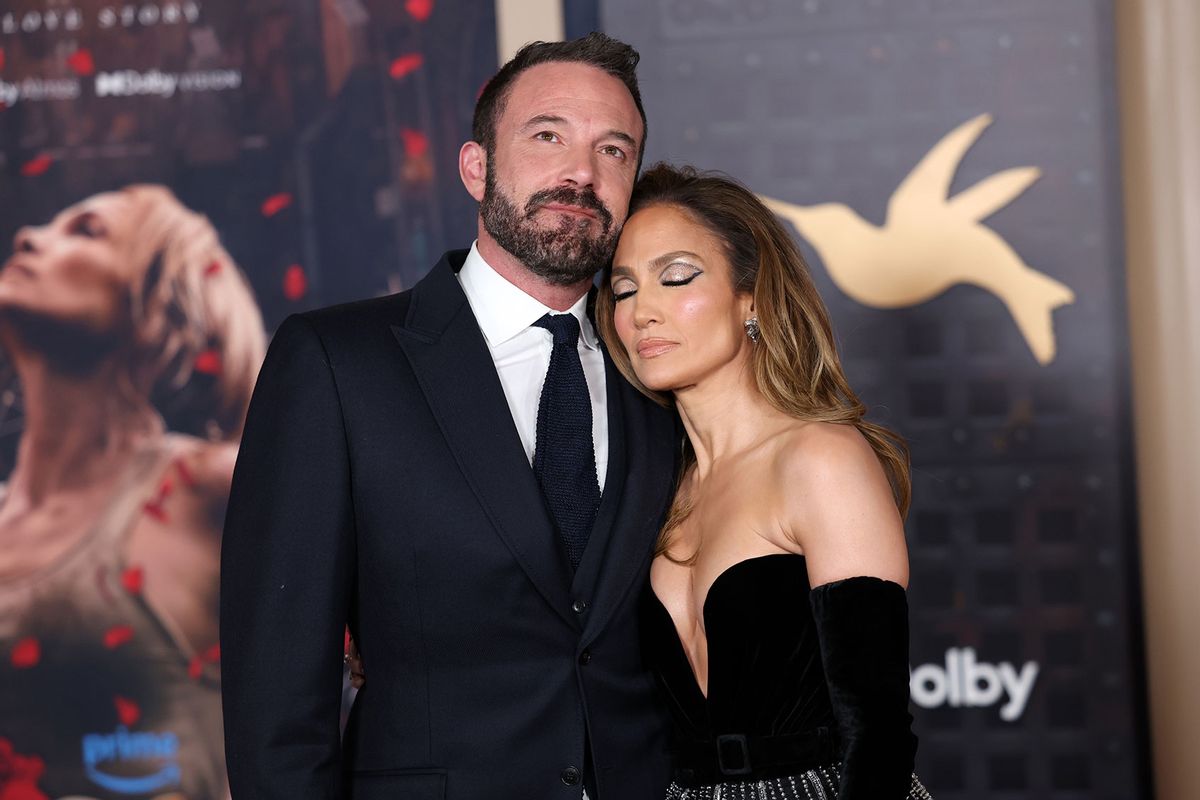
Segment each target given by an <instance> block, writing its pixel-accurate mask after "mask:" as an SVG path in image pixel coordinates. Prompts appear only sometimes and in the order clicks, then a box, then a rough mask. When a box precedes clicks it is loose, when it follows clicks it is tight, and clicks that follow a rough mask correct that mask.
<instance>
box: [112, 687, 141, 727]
mask: <svg viewBox="0 0 1200 800" xmlns="http://www.w3.org/2000/svg"><path fill="white" fill-rule="evenodd" d="M113 705H114V706H116V708H117V719H119V720H121V724H122V725H124V726H125V727H127V728H129V727H132V726H133V725H135V724H137V721H138V720H139V719H141V718H142V709H141V708H139V707H138V704H137V703H135V702H133V701H132V700H129V699H128V698H125V697H121V696H120V695H117V696H116V697H114V698H113Z"/></svg>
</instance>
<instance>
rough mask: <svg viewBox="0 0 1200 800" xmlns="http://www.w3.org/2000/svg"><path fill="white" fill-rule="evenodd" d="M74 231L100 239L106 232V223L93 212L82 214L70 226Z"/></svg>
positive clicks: (90, 237)
mask: <svg viewBox="0 0 1200 800" xmlns="http://www.w3.org/2000/svg"><path fill="white" fill-rule="evenodd" d="M70 230H71V232H72V233H76V234H79V235H81V236H85V237H87V238H89V239H98V238H100V237H101V236H103V235H104V234H105V232H106V231H105V228H104V223H103V222H101V221H100V219H99V218H98V217H97V216H96V215H95V214H92V213H84V214H80V215H79V216H78V217H76V218H75V220H74V222H73V224H72V225H71V228H70Z"/></svg>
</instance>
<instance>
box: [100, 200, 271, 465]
mask: <svg viewBox="0 0 1200 800" xmlns="http://www.w3.org/2000/svg"><path fill="white" fill-rule="evenodd" d="M121 193H122V194H124V195H125V197H126V198H127V199H128V200H129V201H130V204H131V207H132V211H131V213H132V214H134V215H135V217H136V219H137V231H138V233H137V235H136V237H135V239H134V241H133V242H132V243H131V245H130V252H129V253H128V257H129V258H130V259H132V260H133V261H134V263H136V264H137V265H138V266H139V267H140V268H141V269H140V270H139V273H138V274H139V275H140V277H139V278H138V280H137V281H136V282H135V284H134V285H133V286H132V287H131V288H130V312H131V315H132V323H133V328H134V340H135V341H134V343H133V353H132V363H131V365H130V367H131V374H130V376H129V385H128V386H123V387H121V388H122V389H123V390H124V391H128V392H130V393H131V394H132V395H134V396H142V397H149V398H150V400H151V402H152V403H153V404H154V405H155V407H156V408H158V410H159V412H160V413H161V414H162V415H163V416H164V417H165V418H166V419H167V423H168V425H169V426H171V423H172V422H178V423H182V425H181V426H180V427H181V429H183V430H187V432H195V433H200V434H207V435H208V437H209V438H212V439H218V440H231V441H236V440H237V439H238V437H240V435H241V431H242V425H243V423H244V422H245V415H246V407H247V406H248V405H249V401H250V393H251V392H252V391H253V389H254V381H255V379H256V378H257V376H258V368H259V366H260V365H261V364H262V360H263V355H264V353H265V351H266V333H265V331H264V329H263V319H262V314H261V313H260V312H259V309H258V304H257V303H256V302H255V300H254V293H253V291H252V290H251V288H250V284H249V282H248V281H247V280H246V276H245V275H244V274H243V273H242V271H241V270H240V269H239V268H238V266H237V264H236V263H235V262H234V260H233V258H232V257H230V255H229V253H228V252H227V251H226V250H225V248H224V247H223V246H222V245H221V242H220V239H219V237H218V235H217V231H216V229H214V228H213V226H212V223H210V222H209V221H208V219H207V218H206V217H204V216H202V215H201V214H197V213H196V212H194V211H192V210H191V209H189V208H187V207H186V206H184V205H183V204H182V203H181V202H179V200H178V198H176V197H175V195H174V193H172V192H171V190H170V189H168V188H167V187H165V186H159V185H155V184H135V185H132V186H127V187H125V188H124V189H122V190H121ZM201 420H207V425H206V426H204V427H203V428H202V427H201V426H200V425H198V424H197V423H198V422H199V421H201ZM172 427H174V426H172ZM192 428H196V430H194V431H193V430H192Z"/></svg>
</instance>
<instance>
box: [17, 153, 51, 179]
mask: <svg viewBox="0 0 1200 800" xmlns="http://www.w3.org/2000/svg"><path fill="white" fill-rule="evenodd" d="M53 163H54V159H52V158H51V157H50V156H48V155H46V154H45V153H43V154H41V155H40V156H38V157H37V158H35V159H33V160H31V161H26V162H25V165H24V166H23V167H21V174H22V175H24V176H25V177H26V178H32V177H34V176H37V175H41V174H43V173H45V171H46V170H48V169H50V165H51V164H53Z"/></svg>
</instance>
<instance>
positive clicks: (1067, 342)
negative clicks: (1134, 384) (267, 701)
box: [0, 0, 1150, 800]
mask: <svg viewBox="0 0 1200 800" xmlns="http://www.w3.org/2000/svg"><path fill="white" fill-rule="evenodd" d="M563 11H564V15H563V16H564V19H565V21H566V31H565V32H566V35H568V36H571V35H578V34H580V33H582V32H584V31H585V30H586V29H589V28H591V27H594V26H597V25H598V26H600V27H602V28H603V29H605V30H607V31H608V32H610V33H612V34H613V35H616V36H619V37H621V38H623V39H626V40H627V41H630V42H632V43H633V44H634V45H635V46H637V47H638V48H639V49H640V50H641V52H642V54H643V61H642V69H641V75H642V82H643V93H644V97H645V101H646V106H647V110H648V114H649V122H650V139H649V143H650V144H649V151H648V154H647V156H648V163H649V162H650V161H653V160H654V159H657V158H666V159H670V160H673V161H684V162H690V163H693V164H695V165H697V166H700V167H707V168H717V169H722V170H725V171H728V172H729V173H731V174H733V175H734V176H736V177H738V178H740V179H742V180H744V181H745V182H747V183H748V184H749V185H750V186H751V187H752V188H753V189H754V190H755V191H757V192H759V193H760V194H761V195H762V196H763V197H764V199H766V200H767V201H768V202H769V203H771V204H772V206H773V208H775V209H776V211H777V212H778V213H779V214H780V215H781V217H782V218H783V219H784V221H785V222H786V223H787V224H788V225H789V227H790V229H792V230H794V232H795V234H796V236H797V239H798V240H799V241H800V242H801V244H802V246H803V247H804V249H805V253H806V254H807V255H808V257H809V259H810V262H811V264H812V268H813V272H814V275H815V277H816V280H817V283H818V286H819V288H820V289H821V291H822V293H823V296H824V297H825V299H826V301H827V303H828V304H829V306H830V309H831V311H832V313H833V316H834V322H835V325H836V328H837V331H838V334H839V339H840V342H841V345H842V350H843V355H844V357H845V359H846V363H847V367H848V371H849V375H850V378H851V380H852V382H853V383H854V385H855V387H856V388H857V389H858V390H859V391H860V393H861V394H862V395H863V397H864V399H865V400H866V401H867V403H868V404H869V405H870V406H871V408H872V416H873V418H875V419H877V420H878V421H881V422H883V423H885V424H888V425H891V426H893V427H895V428H896V429H897V430H899V431H900V432H901V433H902V434H903V435H904V436H906V437H907V438H908V440H909V441H910V443H911V445H912V452H913V466H914V503H913V511H912V514H911V515H910V518H909V521H908V536H909V547H910V551H911V553H912V590H911V593H910V604H911V608H912V642H913V647H912V656H913V658H912V667H913V671H912V681H911V690H912V699H913V708H914V711H915V713H916V718H917V721H916V724H917V730H918V733H919V734H920V736H921V739H922V749H921V753H920V757H919V763H918V770H919V772H920V773H921V775H922V777H923V778H924V779H925V782H926V783H927V785H928V786H929V787H930V788H931V790H932V791H933V792H934V795H935V796H937V797H939V798H942V799H943V800H946V799H949V800H959V799H960V798H962V799H963V800H965V798H971V799H972V800H975V799H976V798H1013V797H1021V798H1055V799H1059V800H1082V798H1101V799H1102V800H1110V799H1111V800H1117V799H1118V798H1120V800H1127V799H1128V798H1139V797H1149V796H1150V795H1149V791H1148V788H1147V783H1148V782H1147V780H1146V770H1147V761H1146V758H1145V748H1146V741H1145V737H1144V730H1145V725H1144V719H1143V715H1144V703H1143V699H1142V682H1141V663H1140V639H1139V634H1138V626H1137V616H1136V614H1137V605H1136V604H1137V586H1136V580H1135V575H1136V549H1135V531H1134V527H1133V522H1132V520H1133V514H1132V502H1133V501H1132V495H1131V486H1132V483H1131V462H1130V449H1129V435H1130V434H1129V427H1128V419H1127V416H1128V404H1127V395H1128V385H1127V369H1126V352H1125V345H1124V341H1125V327H1124V324H1125V323H1124V311H1123V308H1124V294H1123V287H1122V283H1121V275H1122V274H1123V270H1122V265H1121V243H1120V241H1119V236H1118V234H1117V233H1116V232H1117V231H1119V230H1120V228H1121V218H1120V203H1119V186H1118V184H1117V156H1116V154H1117V148H1116V142H1115V140H1114V131H1115V130H1116V125H1115V109H1114V97H1113V89H1112V87H1113V80H1112V71H1113V66H1112V61H1113V53H1112V41H1111V40H1112V19H1111V16H1112V15H1111V6H1110V3H1109V2H1107V0H1100V1H1099V2H1093V1H1092V0H1064V2H1057V3H1053V4H1049V3H1045V2H1042V1H1041V0H1016V1H1015V2H1006V3H1002V4H1001V3H990V2H983V1H982V0H921V2H915V1H914V2H907V1H906V2H890V1H888V2H885V0H837V1H836V2H834V0H796V1H795V2H761V1H758V0H738V1H737V2H726V1H725V0H661V2H658V1H656V2H650V3H646V2H638V1H636V0H600V1H599V2H595V1H594V0H565V1H564V6H563ZM495 18H496V9H495V4H494V3H493V2H491V1H490V0H388V1H387V2H383V1H381V0H244V1H242V2H237V1H236V0H146V2H138V0H133V1H132V2H104V1H100V2H97V1H96V0H9V2H7V3H6V4H4V6H3V8H0V243H3V245H2V246H3V248H4V251H3V259H4V262H5V268H4V270H3V271H2V272H0V350H2V353H3V354H2V356H0V479H2V480H3V481H4V484H3V486H2V487H0V795H3V796H5V797H6V798H7V797H10V796H11V797H13V798H22V799H23V800H41V799H42V798H54V799H56V800H57V799H59V798H66V797H84V798H103V799H105V800H107V799H108V798H159V800H166V798H177V797H186V798H197V799H207V798H214V799H219V798H221V797H224V796H225V795H226V793H227V789H226V787H225V783H224V773H223V769H222V761H221V759H222V752H221V737H220V715H219V686H220V684H219V664H220V652H219V648H218V647H217V645H216V627H215V622H216V616H215V611H216V571H215V565H216V556H217V546H218V542H219V527H220V519H221V515H222V512H223V506H224V501H225V497H226V493H227V490H228V481H229V474H230V470H231V468H232V463H233V458H234V456H235V454H236V446H237V439H238V434H239V428H240V423H241V414H242V413H243V412H244V408H245V401H246V397H247V392H248V389H249V387H250V385H252V382H253V377H254V372H255V370H256V369H257V359H258V358H260V357H261V353H262V351H263V347H264V345H265V342H266V340H267V339H268V337H269V333H270V331H272V330H274V328H275V326H276V325H277V324H278V323H279V322H280V321H281V320H282V319H283V317H285V316H286V315H287V314H289V313H291V312H293V311H298V310H304V309H307V308H311V307H315V306H319V305H325V304H329V303H334V302H340V301H344V300H349V299H353V298H358V297H364V296H371V295H376V294H381V293H384V292H390V291H396V290H400V289H403V288H406V287H408V286H410V285H411V284H412V283H413V282H414V281H415V280H417V279H418V278H419V277H420V276H421V275H423V274H424V273H425V271H427V270H428V268H429V267H430V266H431V265H432V264H433V262H434V261H435V260H436V258H437V257H438V255H439V254H440V253H441V252H442V251H443V250H444V249H447V248H449V247H460V246H464V245H465V244H466V243H468V242H469V241H470V240H471V238H472V235H473V229H474V213H475V208H474V204H473V202H472V201H471V199H470V198H469V197H468V196H467V195H466V193H465V191H463V189H462V187H461V185H460V183H459V180H458V175H457V168H456V155H457V151H458V147H459V145H460V144H461V142H462V141H464V140H465V139H466V138H467V137H468V136H469V130H470V116H471V109H472V106H473V103H474V100H475V97H476V96H477V93H478V91H479V90H480V88H481V87H482V85H483V83H484V81H485V80H486V79H487V77H488V76H489V75H490V74H491V73H492V72H493V71H494V70H495V66H496V61H497V53H496V44H495V38H496V31H495Z"/></svg>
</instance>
